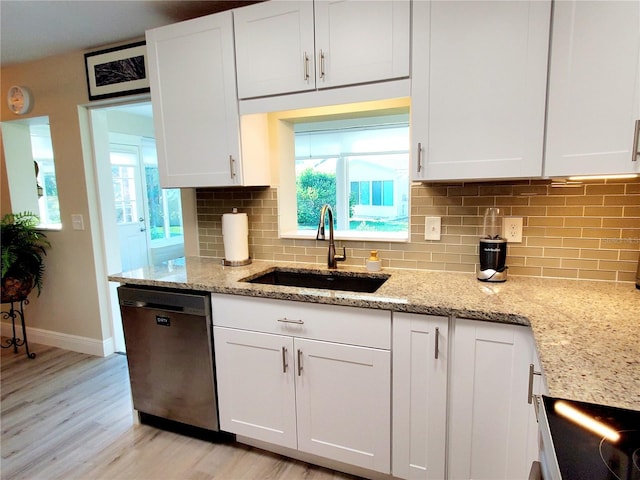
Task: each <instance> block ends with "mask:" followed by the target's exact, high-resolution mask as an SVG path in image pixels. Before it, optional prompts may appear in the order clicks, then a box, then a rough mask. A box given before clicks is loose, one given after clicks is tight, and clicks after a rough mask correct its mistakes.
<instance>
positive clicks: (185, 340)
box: [118, 285, 218, 431]
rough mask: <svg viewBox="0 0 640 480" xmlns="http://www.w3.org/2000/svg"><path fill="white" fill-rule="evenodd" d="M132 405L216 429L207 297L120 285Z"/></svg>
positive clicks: (148, 412)
mask: <svg viewBox="0 0 640 480" xmlns="http://www.w3.org/2000/svg"><path fill="white" fill-rule="evenodd" d="M118 298H119V302H120V311H121V313H122V324H123V328H124V339H125V345H126V348H127V362H128V364H129V377H130V381H131V395H132V397H133V407H134V408H135V409H136V410H137V411H138V412H140V413H144V414H149V415H153V416H156V417H160V418H163V419H168V420H173V421H176V422H180V423H183V424H186V425H191V426H195V427H199V428H204V429H207V430H213V431H218V407H217V401H216V387H215V369H214V363H213V347H212V345H213V337H212V335H213V328H212V323H211V297H210V296H209V294H207V293H198V292H189V291H184V292H177V291H174V290H164V289H157V290H156V289H151V288H141V287H135V286H129V285H125V286H121V287H118Z"/></svg>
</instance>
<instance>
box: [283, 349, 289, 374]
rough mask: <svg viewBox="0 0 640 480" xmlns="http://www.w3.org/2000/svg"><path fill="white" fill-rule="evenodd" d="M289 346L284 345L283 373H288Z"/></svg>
mask: <svg viewBox="0 0 640 480" xmlns="http://www.w3.org/2000/svg"><path fill="white" fill-rule="evenodd" d="M288 366H289V364H288V363H287V347H282V373H287V367H288Z"/></svg>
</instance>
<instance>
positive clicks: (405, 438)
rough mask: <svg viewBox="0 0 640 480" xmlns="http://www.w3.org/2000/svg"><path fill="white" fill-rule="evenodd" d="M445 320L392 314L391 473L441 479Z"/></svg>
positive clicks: (446, 327)
mask: <svg viewBox="0 0 640 480" xmlns="http://www.w3.org/2000/svg"><path fill="white" fill-rule="evenodd" d="M448 322H449V320H448V318H446V317H436V316H433V315H416V314H409V313H394V314H393V475H394V476H395V477H399V478H406V479H411V480H414V479H415V480H417V479H421V480H423V479H440V478H445V474H444V473H445V448H446V433H447V432H446V426H447V362H448V358H449V354H448V353H449V352H448V338H449V336H448Z"/></svg>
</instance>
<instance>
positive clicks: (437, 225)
mask: <svg viewBox="0 0 640 480" xmlns="http://www.w3.org/2000/svg"><path fill="white" fill-rule="evenodd" d="M441 229H442V219H441V218H440V217H424V239H425V240H440V232H441Z"/></svg>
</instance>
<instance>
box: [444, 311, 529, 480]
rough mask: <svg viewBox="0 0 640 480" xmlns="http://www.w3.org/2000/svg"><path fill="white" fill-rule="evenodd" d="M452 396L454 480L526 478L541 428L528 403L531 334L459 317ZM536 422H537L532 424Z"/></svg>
mask: <svg viewBox="0 0 640 480" xmlns="http://www.w3.org/2000/svg"><path fill="white" fill-rule="evenodd" d="M454 330H455V331H454V333H453V350H452V351H451V352H450V353H451V355H452V362H451V370H450V372H449V378H450V397H449V402H450V403H449V407H450V410H449V416H448V418H449V437H448V438H449V446H448V447H449V451H448V458H449V462H448V468H449V478H452V479H468V478H473V479H478V480H482V479H486V480H498V479H505V480H510V479H514V478H527V476H528V473H529V469H530V467H531V462H532V461H533V460H537V457H535V456H534V458H531V457H530V456H529V455H530V454H531V453H532V452H530V451H529V446H530V443H529V442H530V438H531V435H534V434H535V431H536V430H537V425H536V422H535V418H533V415H532V413H533V405H531V404H529V403H528V387H529V383H528V382H529V365H530V364H531V363H532V359H533V358H534V352H535V347H534V344H533V338H532V334H531V330H530V329H529V328H527V327H524V326H519V325H505V324H498V323H490V322H482V321H475V320H464V319H455V321H454ZM532 418H533V420H532Z"/></svg>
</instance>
